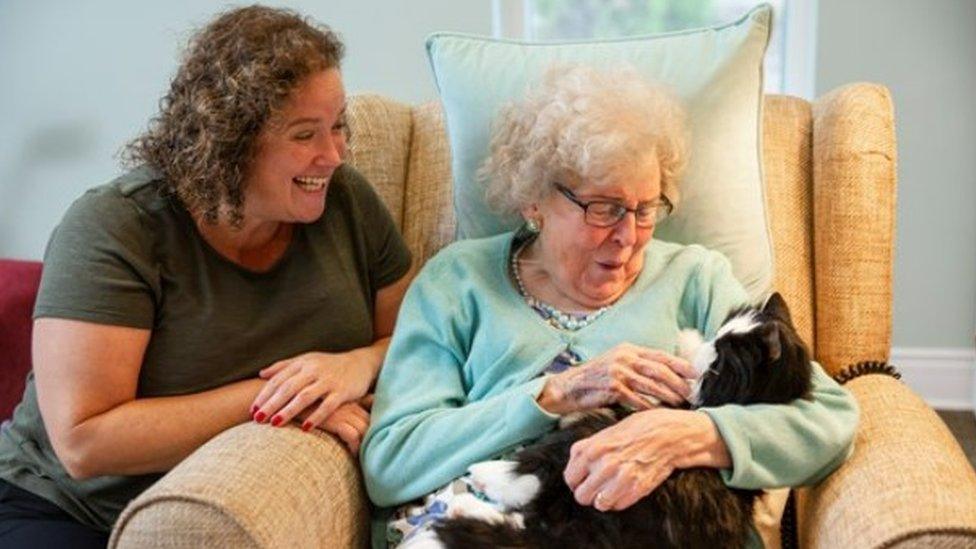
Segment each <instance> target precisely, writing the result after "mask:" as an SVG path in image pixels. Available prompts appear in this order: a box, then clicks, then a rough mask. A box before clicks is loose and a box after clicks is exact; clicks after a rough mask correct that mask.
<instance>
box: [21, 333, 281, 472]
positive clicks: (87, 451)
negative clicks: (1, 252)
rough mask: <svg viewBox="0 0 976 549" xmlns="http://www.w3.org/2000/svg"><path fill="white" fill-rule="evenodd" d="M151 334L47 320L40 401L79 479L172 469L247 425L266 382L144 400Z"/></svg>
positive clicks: (39, 357)
mask: <svg viewBox="0 0 976 549" xmlns="http://www.w3.org/2000/svg"><path fill="white" fill-rule="evenodd" d="M149 335H150V331H149V330H143V329H138V328H127V327H122V326H109V325H103V324H95V323H91V322H83V321H77V320H65V319H57V318H40V319H38V320H36V321H35V322H34V333H33V351H32V352H33V361H34V376H35V380H36V383H37V399H38V405H39V406H40V410H41V416H42V418H43V419H44V425H45V428H46V429H47V433H48V436H49V437H50V439H51V444H52V446H53V447H54V451H55V453H56V454H57V456H58V458H59V459H60V460H61V462H62V464H63V465H64V467H65V469H66V470H67V472H68V474H69V475H71V476H72V477H73V478H76V479H84V478H90V477H94V476H100V475H136V474H142V473H157V472H164V471H167V470H169V469H171V468H172V467H173V466H174V465H176V464H177V463H179V462H180V461H181V460H182V459H183V458H185V457H186V456H188V455H189V454H190V453H192V452H193V451H194V450H196V449H197V448H198V447H200V446H201V445H202V444H203V443H204V442H206V441H207V440H209V439H210V438H212V437H213V436H215V435H217V434H218V433H220V432H221V431H224V430H225V429H227V428H229V427H232V426H234V425H237V424H239V423H243V422H244V421H247V419H248V414H247V404H248V402H250V401H251V399H253V398H254V395H256V394H257V393H258V391H259V390H260V388H261V386H262V385H263V384H264V381H262V380H259V379H254V380H247V381H241V382H237V383H232V384H230V385H226V386H224V387H220V388H217V389H213V390H210V391H205V392H202V393H197V394H192V395H183V396H173V397H159V398H145V399H136V386H137V383H138V379H139V370H140V368H141V367H142V359H143V354H144V352H145V350H146V345H147V343H148V341H149Z"/></svg>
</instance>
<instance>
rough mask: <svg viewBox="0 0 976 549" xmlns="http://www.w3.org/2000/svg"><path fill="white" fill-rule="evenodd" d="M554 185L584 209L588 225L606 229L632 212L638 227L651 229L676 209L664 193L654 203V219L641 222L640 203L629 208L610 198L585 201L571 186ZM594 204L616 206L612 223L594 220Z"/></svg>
mask: <svg viewBox="0 0 976 549" xmlns="http://www.w3.org/2000/svg"><path fill="white" fill-rule="evenodd" d="M553 186H554V187H556V190H557V191H559V192H560V194H562V195H563V196H565V197H566V199H567V200H569V201H570V202H572V203H573V204H576V205H577V206H579V207H580V208H582V209H583V221H585V222H586V224H587V225H590V226H593V227H600V228H604V229H605V228H607V227H613V226H614V225H616V224H617V223H620V220H622V219H623V218H624V216H626V215H627V213H628V212H630V213H633V214H634V223H635V224H636V225H637V226H638V227H640V228H642V229H650V228H652V227H655V226H657V224H658V223H660V222H662V221H664V220H665V219H667V218H668V216H669V215H671V212H673V211H674V206H673V205H672V204H671V201H670V200H668V197H666V196H664V195H663V194H662V195H661V197H660V198H661V202H658V203H657V204H655V205H654V208H655V214H654V221H653V222H652V223H651V224H650V225H646V224H641V223H640V218H639V217H638V215H637V211H638V209H640V205H639V204H638V206H637V208H628V207H627V206H624V205H623V204H620V203H617V202H613V201H610V200H590V201H589V202H583V201H582V200H580V199H579V197H578V196H576V194H575V193H573V191H571V190H569V188H568V187H566V186H565V185H563V184H562V183H559V182H554V183H553ZM593 204H607V205H610V206H612V207H613V208H614V211H615V212H616V213H615V214H614V216H613V217H614V220H613V221H612V222H610V223H602V222H594V221H593V218H592V216H591V215H590V206H592V205H593ZM662 212H663V213H662Z"/></svg>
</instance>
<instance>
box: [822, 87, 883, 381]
mask: <svg viewBox="0 0 976 549" xmlns="http://www.w3.org/2000/svg"><path fill="white" fill-rule="evenodd" d="M813 136H814V137H813V203H814V227H815V229H814V234H813V243H814V244H813V245H814V257H815V258H816V263H815V265H814V277H815V278H814V280H815V283H814V285H815V287H816V311H817V314H816V335H815V340H816V353H815V354H816V356H817V358H818V359H819V360H820V361H821V363H822V364H823V366H824V368H826V369H827V371H829V372H830V373H835V372H837V371H838V370H839V369H840V368H843V367H844V366H846V365H848V364H851V363H854V362H860V361H864V360H881V361H885V360H888V352H889V349H890V348H891V272H892V247H893V242H894V240H893V239H894V230H895V179H896V177H895V133H894V111H893V107H892V103H891V95H890V94H889V93H888V90H887V89H886V88H884V87H883V86H879V85H874V84H852V85H849V86H844V87H842V88H838V89H836V90H834V91H832V92H830V93H828V94H826V95H825V96H823V97H821V98H820V99H818V100H817V101H816V102H815V103H814V105H813Z"/></svg>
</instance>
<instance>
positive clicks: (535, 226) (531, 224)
mask: <svg viewBox="0 0 976 549" xmlns="http://www.w3.org/2000/svg"><path fill="white" fill-rule="evenodd" d="M525 229H526V230H527V231H529V232H530V233H532V234H539V232H540V231H542V224H541V223H539V222H538V221H536V220H535V219H529V220H528V221H526V222H525Z"/></svg>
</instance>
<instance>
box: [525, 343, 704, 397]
mask: <svg viewBox="0 0 976 549" xmlns="http://www.w3.org/2000/svg"><path fill="white" fill-rule="evenodd" d="M693 377H695V370H694V368H692V366H691V364H689V363H688V361H686V360H684V359H682V358H678V357H676V356H674V355H671V354H668V353H665V352H664V351H658V350H655V349H648V348H646V347H639V346H637V345H632V344H630V343H622V344H620V345H617V346H616V347H614V348H613V349H610V350H609V351H607V352H605V353H603V354H602V355H600V356H598V357H596V358H594V359H593V360H590V361H587V362H585V363H583V364H580V365H579V366H574V367H572V368H569V369H567V370H566V371H564V372H562V373H560V374H557V375H554V376H551V377H550V378H549V379H548V380H547V381H546V384H545V386H544V387H543V389H542V392H541V393H540V394H539V399H538V401H539V405H540V406H542V407H543V408H545V409H546V410H548V411H550V412H552V413H555V414H568V413H571V412H578V411H582V410H589V409H593V408H600V407H603V406H609V405H612V404H616V403H621V404H626V405H629V406H631V407H633V408H635V409H638V410H646V409H648V408H650V407H651V406H652V404H651V403H650V402H649V401H648V399H647V398H645V397H643V396H641V394H644V395H650V396H652V397H654V398H656V399H659V400H661V401H664V402H666V403H668V404H671V405H672V406H677V405H679V404H681V403H682V402H683V401H684V400H686V399H687V398H688V395H689V394H690V393H691V388H690V386H689V383H688V381H687V380H688V379H690V378H693ZM639 393H640V394H639Z"/></svg>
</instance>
